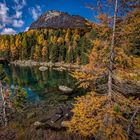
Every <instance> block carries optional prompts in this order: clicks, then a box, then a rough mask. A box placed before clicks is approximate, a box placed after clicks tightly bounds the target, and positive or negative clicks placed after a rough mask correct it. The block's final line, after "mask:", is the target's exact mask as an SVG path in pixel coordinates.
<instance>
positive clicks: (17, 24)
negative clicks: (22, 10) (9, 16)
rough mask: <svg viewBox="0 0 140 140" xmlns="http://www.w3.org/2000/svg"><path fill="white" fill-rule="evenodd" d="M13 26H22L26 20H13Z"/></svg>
mask: <svg viewBox="0 0 140 140" xmlns="http://www.w3.org/2000/svg"><path fill="white" fill-rule="evenodd" d="M12 25H13V27H16V28H18V27H22V26H23V25H24V21H23V20H13V24H12Z"/></svg>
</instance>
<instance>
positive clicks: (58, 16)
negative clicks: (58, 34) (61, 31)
mask: <svg viewBox="0 0 140 140" xmlns="http://www.w3.org/2000/svg"><path fill="white" fill-rule="evenodd" d="M87 23H89V21H88V20H86V19H85V18H83V17H81V16H79V15H70V14H68V13H65V12H60V11H56V10H50V11H47V12H45V13H44V14H42V15H41V16H40V17H39V18H38V19H37V20H36V21H35V22H33V23H32V24H31V26H30V29H37V28H82V29H83V28H89V25H87Z"/></svg>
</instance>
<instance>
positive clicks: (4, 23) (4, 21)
mask: <svg viewBox="0 0 140 140" xmlns="http://www.w3.org/2000/svg"><path fill="white" fill-rule="evenodd" d="M14 1H15V3H17V4H20V2H21V6H23V5H25V4H26V1H25V0H22V1H21V0H14ZM9 12H10V9H9V8H8V6H7V5H6V3H5V2H3V3H2V2H0V30H2V32H1V33H2V34H4V33H7V32H11V33H15V30H13V28H9V27H8V26H9V25H10V26H13V27H22V26H23V25H24V22H23V20H22V19H21V18H22V11H21V10H19V9H15V14H14V15H10V14H9ZM5 27H7V28H5Z"/></svg>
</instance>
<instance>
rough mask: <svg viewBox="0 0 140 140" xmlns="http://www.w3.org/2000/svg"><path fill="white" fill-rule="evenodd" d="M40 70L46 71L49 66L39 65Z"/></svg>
mask: <svg viewBox="0 0 140 140" xmlns="http://www.w3.org/2000/svg"><path fill="white" fill-rule="evenodd" d="M39 70H40V71H46V70H48V68H47V67H44V66H41V67H39Z"/></svg>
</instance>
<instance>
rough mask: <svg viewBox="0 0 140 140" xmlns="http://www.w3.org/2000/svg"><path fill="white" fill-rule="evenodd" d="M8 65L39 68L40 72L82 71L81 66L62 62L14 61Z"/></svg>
mask: <svg viewBox="0 0 140 140" xmlns="http://www.w3.org/2000/svg"><path fill="white" fill-rule="evenodd" d="M10 64H14V65H18V66H21V67H34V66H39V67H40V71H45V70H47V69H48V68H53V69H54V70H58V71H63V70H68V71H72V70H74V71H84V67H83V66H82V65H77V64H70V63H63V62H56V63H52V62H36V61H33V60H16V61H13V62H10Z"/></svg>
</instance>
